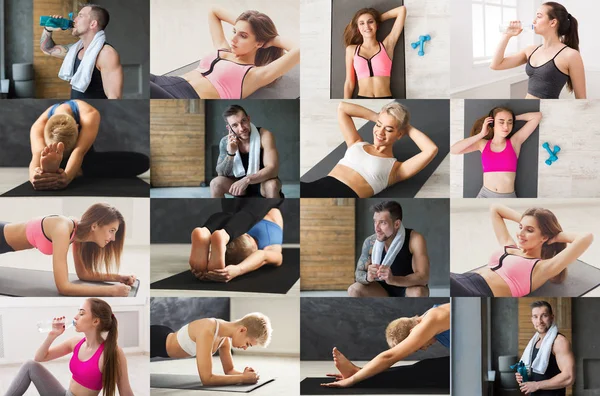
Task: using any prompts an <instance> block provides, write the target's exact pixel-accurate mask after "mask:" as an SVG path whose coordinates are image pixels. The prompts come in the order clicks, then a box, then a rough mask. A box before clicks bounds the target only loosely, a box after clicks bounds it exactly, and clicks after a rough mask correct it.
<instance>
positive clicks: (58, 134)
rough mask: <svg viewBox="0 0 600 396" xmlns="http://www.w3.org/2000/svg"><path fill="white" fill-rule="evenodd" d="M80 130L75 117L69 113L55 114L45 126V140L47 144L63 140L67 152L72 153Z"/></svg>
mask: <svg viewBox="0 0 600 396" xmlns="http://www.w3.org/2000/svg"><path fill="white" fill-rule="evenodd" d="M78 138H79V130H78V126H77V123H76V122H75V119H74V118H73V117H71V116H70V115H68V114H55V115H53V116H52V117H50V118H49V119H48V122H46V126H45V127H44V140H45V141H46V144H47V145H50V144H52V143H59V142H62V143H63V144H64V145H65V153H70V152H71V151H73V149H74V148H75V145H76V144H77V139H78Z"/></svg>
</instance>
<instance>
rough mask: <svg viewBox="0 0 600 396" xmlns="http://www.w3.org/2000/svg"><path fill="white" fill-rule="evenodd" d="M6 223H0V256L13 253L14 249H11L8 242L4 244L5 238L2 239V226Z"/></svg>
mask: <svg viewBox="0 0 600 396" xmlns="http://www.w3.org/2000/svg"><path fill="white" fill-rule="evenodd" d="M7 224H8V223H6V222H4V221H0V254H2V253H8V252H14V251H15V249H13V248H11V247H10V245H9V244H8V242H6V238H5V237H4V226H5V225H7Z"/></svg>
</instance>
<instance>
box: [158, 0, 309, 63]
mask: <svg viewBox="0 0 600 396" xmlns="http://www.w3.org/2000/svg"><path fill="white" fill-rule="evenodd" d="M214 6H218V7H223V8H226V9H227V10H228V11H230V12H232V13H234V14H235V16H236V17H237V16H238V15H239V14H241V13H242V12H243V11H246V10H258V11H261V12H264V13H265V14H267V15H268V16H269V17H271V19H272V20H273V22H274V23H275V26H276V27H277V31H278V32H279V34H280V35H281V36H282V37H286V38H290V39H292V40H294V41H295V42H297V43H299V32H300V4H299V1H298V0H285V1H279V2H274V1H271V0H227V1H226V2H224V1H215V0H150V72H151V73H154V74H165V73H167V72H169V71H172V70H174V69H177V68H180V67H182V66H185V65H187V64H190V63H192V62H196V61H198V60H199V59H200V58H202V57H203V56H204V55H206V54H207V53H210V52H211V51H213V45H212V39H211V37H210V32H209V29H208V23H207V15H208V11H209V10H210V8H212V7H214ZM223 30H224V32H225V37H226V38H227V39H228V40H230V39H231V36H232V30H233V28H232V26H230V25H228V24H223Z"/></svg>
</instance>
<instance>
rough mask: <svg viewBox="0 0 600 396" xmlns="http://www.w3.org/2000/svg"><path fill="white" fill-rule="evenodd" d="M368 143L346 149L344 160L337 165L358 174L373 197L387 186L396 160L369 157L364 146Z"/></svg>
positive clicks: (360, 143) (356, 144)
mask: <svg viewBox="0 0 600 396" xmlns="http://www.w3.org/2000/svg"><path fill="white" fill-rule="evenodd" d="M367 144H369V143H367V142H358V143H354V144H353V145H352V146H350V147H348V150H346V154H344V158H342V159H341V160H340V161H339V162H338V164H340V165H344V166H347V167H348V168H350V169H352V170H354V171H355V172H358V174H359V175H361V176H362V177H363V178H364V179H365V180H366V182H367V183H369V185H370V186H371V188H372V189H373V195H375V194H377V193H379V192H380V191H382V190H384V189H385V188H386V187H387V186H388V181H389V179H390V173H392V168H393V167H394V164H395V163H396V158H384V157H377V156H375V155H371V154H369V153H367V152H366V151H365V148H364V146H365V145H367Z"/></svg>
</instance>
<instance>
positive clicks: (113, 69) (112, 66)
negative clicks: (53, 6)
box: [40, 4, 123, 99]
mask: <svg viewBox="0 0 600 396" xmlns="http://www.w3.org/2000/svg"><path fill="white" fill-rule="evenodd" d="M53 16H54V15H53ZM54 17H56V16H54ZM109 19H110V16H109V14H108V11H106V10H105V9H104V8H102V7H100V6H97V5H95V4H87V5H85V6H84V7H83V8H82V9H81V10H80V11H79V14H78V15H77V17H76V18H75V19H74V21H73V22H74V27H73V29H72V30H71V34H72V35H73V36H75V37H78V38H79V41H78V42H76V43H74V44H68V45H58V44H55V43H54V41H53V40H52V32H53V31H55V30H59V29H60V28H49V27H44V28H43V29H44V30H43V31H42V37H41V38H40V49H41V50H42V52H43V53H44V54H46V55H50V56H54V57H56V58H61V59H64V61H63V63H62V66H61V68H60V71H59V72H58V77H60V78H61V79H63V80H65V81H69V82H70V84H71V99H121V97H122V96H123V68H122V67H121V60H120V58H119V54H118V52H117V51H116V50H115V49H114V48H113V47H112V46H111V45H110V44H108V43H107V42H106V35H105V34H104V29H105V28H106V25H108V22H109Z"/></svg>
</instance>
